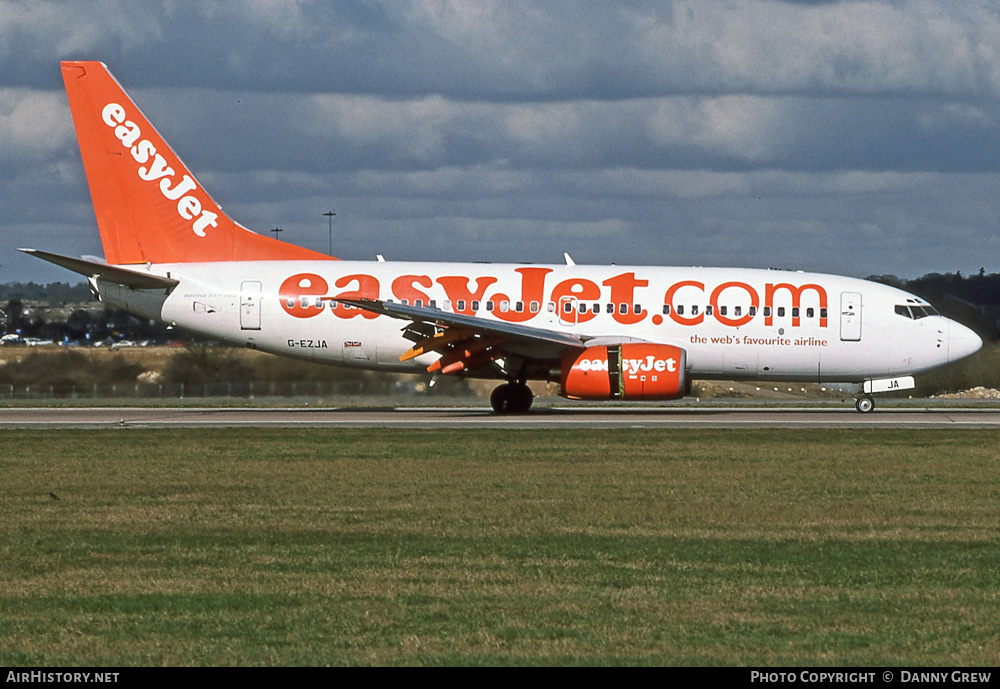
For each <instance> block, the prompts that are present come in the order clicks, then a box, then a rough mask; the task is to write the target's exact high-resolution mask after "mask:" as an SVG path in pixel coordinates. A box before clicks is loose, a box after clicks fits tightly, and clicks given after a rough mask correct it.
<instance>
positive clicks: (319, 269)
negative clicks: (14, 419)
mask: <svg viewBox="0 0 1000 689" xmlns="http://www.w3.org/2000/svg"><path fill="white" fill-rule="evenodd" d="M62 73H63V80H64V81H65V84H66V93H67V95H68V97H69V104H70V109H71V112H72V115H73V122H74V125H75V127H76V133H77V139H78V141H79V144H80V151H81V154H82V156H83V165H84V169H85V171H86V175H87V182H88V184H89V186H90V193H91V196H92V198H93V202H94V212H95V215H96V216H97V227H98V230H99V231H100V236H101V242H102V245H103V248H104V255H105V260H104V261H101V260H97V259H93V258H72V257H68V256H62V255H59V254H54V253H50V252H45V251H38V250H34V249H24V251H26V252H28V253H30V254H32V255H34V256H37V257H39V258H42V259H45V260H47V261H51V262H52V263H55V264H57V265H60V266H63V267H65V268H68V269H69V270H72V271H75V272H77V273H80V274H81V275H84V276H86V277H87V279H88V280H89V282H90V286H91V289H92V290H93V292H94V294H95V295H97V296H98V297H99V298H100V299H101V300H102V301H104V302H105V303H107V304H109V305H111V306H116V307H119V308H122V309H125V310H127V311H129V312H131V313H134V314H137V315H139V316H143V317H147V318H152V319H156V320H159V321H163V322H166V323H168V324H170V325H174V326H177V327H180V328H184V329H186V330H189V331H191V332H194V333H197V334H200V335H204V336H207V337H211V338H217V339H220V340H224V341H226V342H230V343H233V344H236V345H241V346H245V347H251V348H254V349H260V350H263V351H267V352H272V353H274V354H280V355H284V356H291V357H297V358H301V359H308V360H311V361H317V362H322V363H328V364H334V365H339V366H353V367H360V368H366V369H377V370H384V371H397V372H411V373H418V372H423V373H428V372H429V373H432V374H437V375H444V376H447V375H451V376H470V377H476V378H490V379H497V380H499V381H503V382H502V384H500V385H499V386H498V387H497V388H496V389H495V390H494V392H493V395H492V396H491V404H492V406H493V408H494V409H495V410H496V411H497V412H523V411H527V409H528V408H529V407H530V406H531V402H532V392H531V390H530V389H529V388H528V386H527V382H528V381H531V380H543V381H552V382H557V383H559V385H560V387H561V393H562V394H563V395H564V396H566V397H568V398H570V399H589V400H643V399H648V400H654V399H655V400H665V399H677V398H680V397H683V396H684V395H685V394H687V393H688V392H689V391H690V389H691V381H692V380H693V379H699V378H700V379H725V380H770V381H803V382H805V381H811V382H817V383H824V382H851V383H857V384H859V387H860V389H859V392H858V395H857V398H856V407H857V409H858V411H861V412H868V411H871V410H872V409H873V408H874V401H873V398H872V396H871V395H872V393H877V392H886V391H890V390H905V389H908V388H912V387H913V385H914V380H913V375H914V374H917V373H921V372H923V371H929V370H931V369H933V368H937V367H939V366H942V365H944V364H947V363H949V362H952V361H956V360H957V359H961V358H962V357H966V356H969V355H970V354H972V353H974V352H976V351H977V350H978V349H979V348H980V346H981V345H982V341H981V340H980V338H979V337H978V336H977V335H976V334H975V333H974V332H973V331H972V330H970V329H969V328H967V327H965V326H963V325H961V324H959V323H957V322H955V321H953V320H949V319H947V318H944V317H943V316H941V315H939V314H938V313H937V311H935V310H934V308H933V307H932V306H931V305H930V304H928V303H927V302H925V301H924V300H922V299H920V298H919V297H916V296H914V295H912V294H908V293H906V292H903V291H901V290H898V289H894V288H892V287H888V286H885V285H880V284H877V283H873V282H868V281H865V280H858V279H854V278H848V277H839V276H835V275H822V274H812V273H801V272H786V271H775V270H754V269H746V268H662V267H646V266H583V265H576V264H574V263H573V261H572V260H571V259H570V258H569V256H566V260H565V263H564V264H559V265H506V264H479V263H475V264H468V263H443V262H442V263H409V262H393V261H381V260H380V261H378V262H361V261H346V260H338V259H335V258H333V257H332V256H327V255H325V254H321V253H318V252H315V251H310V250H307V249H303V248H301V247H298V246H295V245H292V244H287V243H285V242H280V241H278V240H276V239H272V238H270V237H266V236H263V235H260V234H256V233H254V232H252V231H250V230H248V229H247V228H245V227H243V226H241V225H239V224H238V223H236V222H235V221H233V220H232V219H230V218H229V216H227V215H226V213H225V212H223V210H222V209H221V208H220V207H219V205H218V204H216V203H215V201H213V200H212V198H211V197H210V196H209V195H208V194H207V193H206V191H205V190H204V188H203V187H202V186H201V184H200V183H199V182H198V181H197V180H196V179H195V177H194V175H193V174H191V172H190V171H189V170H188V169H187V168H186V167H185V166H184V164H183V163H182V162H181V160H180V158H178V157H177V155H176V154H175V153H174V152H173V151H172V150H171V149H170V148H169V147H168V146H167V144H166V142H165V141H164V140H163V138H162V137H161V136H160V135H159V134H158V133H157V132H156V130H155V129H154V128H153V126H152V125H151V124H150V123H149V120H147V119H146V117H145V116H144V115H143V114H142V112H141V111H140V110H139V108H138V107H136V105H135V104H134V103H133V102H132V100H131V99H130V98H129V97H128V96H127V95H126V94H125V91H124V90H123V89H122V88H121V86H120V85H119V84H118V82H117V81H116V80H115V78H114V77H113V76H112V75H111V73H110V72H109V71H108V69H107V67H106V66H105V65H103V64H102V63H100V62H63V63H62Z"/></svg>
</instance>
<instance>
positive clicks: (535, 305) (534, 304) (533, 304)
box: [531, 301, 541, 313]
mask: <svg viewBox="0 0 1000 689" xmlns="http://www.w3.org/2000/svg"><path fill="white" fill-rule="evenodd" d="M540 308H541V304H539V303H538V302H537V301H533V302H531V313H538V310H539V309H540Z"/></svg>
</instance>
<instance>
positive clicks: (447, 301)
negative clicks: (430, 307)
mask: <svg viewBox="0 0 1000 689" xmlns="http://www.w3.org/2000/svg"><path fill="white" fill-rule="evenodd" d="M444 310H445V311H451V299H445V300H444Z"/></svg>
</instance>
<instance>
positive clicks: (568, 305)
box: [563, 301, 573, 313]
mask: <svg viewBox="0 0 1000 689" xmlns="http://www.w3.org/2000/svg"><path fill="white" fill-rule="evenodd" d="M572 311H573V304H572V303H571V302H568V301H564V302H563V313H571V312H572Z"/></svg>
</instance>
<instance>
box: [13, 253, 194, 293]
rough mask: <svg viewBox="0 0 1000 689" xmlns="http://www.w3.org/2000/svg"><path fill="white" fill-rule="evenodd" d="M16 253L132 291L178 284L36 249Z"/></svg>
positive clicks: (150, 275)
mask: <svg viewBox="0 0 1000 689" xmlns="http://www.w3.org/2000/svg"><path fill="white" fill-rule="evenodd" d="M18 251H23V252H24V253H26V254H29V255H31V256H35V257H37V258H40V259H42V260H43V261H48V262H49V263H54V264H56V265H57V266H60V267H62V268H67V269H69V270H72V271H73V272H74V273H79V274H80V275H83V276H85V277H87V278H95V279H97V280H103V281H104V282H113V283H115V284H118V285H125V286H126V287H131V288H132V289H170V288H172V287H176V286H177V284H178V281H177V280H174V279H173V278H166V277H163V276H162V275H153V274H152V273H142V272H139V271H138V270H131V269H129V268H120V267H118V266H111V265H108V264H107V263H100V262H98V261H88V260H87V259H84V258H72V257H70V256H60V255H59V254H53V253H49V252H48V251H38V250H37V249H18Z"/></svg>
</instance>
